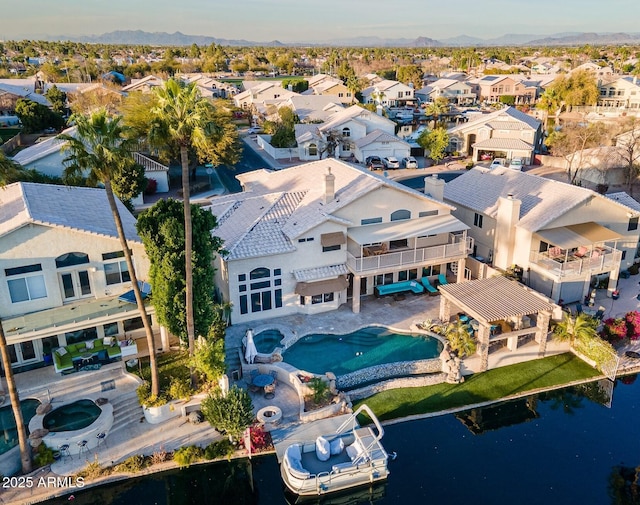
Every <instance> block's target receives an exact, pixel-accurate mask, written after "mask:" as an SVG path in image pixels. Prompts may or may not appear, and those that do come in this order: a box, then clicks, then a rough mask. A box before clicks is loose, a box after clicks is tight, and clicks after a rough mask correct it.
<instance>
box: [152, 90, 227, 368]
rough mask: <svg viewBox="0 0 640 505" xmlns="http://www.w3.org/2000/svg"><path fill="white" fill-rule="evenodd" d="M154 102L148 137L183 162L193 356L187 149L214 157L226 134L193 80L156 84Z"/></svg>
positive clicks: (188, 313) (192, 330)
mask: <svg viewBox="0 0 640 505" xmlns="http://www.w3.org/2000/svg"><path fill="white" fill-rule="evenodd" d="M154 91H155V98H156V102H155V105H154V106H153V108H152V109H151V113H152V123H151V126H150V130H149V140H150V144H151V145H152V146H164V147H165V149H167V148H169V149H171V148H172V147H173V148H175V149H177V150H178V151H179V152H180V164H181V166H182V194H183V204H184V232H185V238H184V246H185V297H186V300H185V311H186V319H187V321H186V326H187V339H188V342H189V354H190V355H191V356H193V353H194V350H195V349H194V344H195V322H194V313H193V258H192V254H193V253H192V244H193V231H192V225H191V202H190V188H189V150H190V149H195V151H196V153H197V154H198V157H199V158H200V159H207V158H208V159H209V160H214V161H215V160H217V159H218V158H219V156H220V152H219V151H218V147H217V146H216V143H217V141H220V140H221V139H223V138H224V137H225V132H222V134H221V132H220V131H219V130H220V129H221V128H220V125H219V122H217V121H216V118H215V115H216V111H215V109H214V107H213V105H212V104H211V103H210V102H208V101H207V100H205V99H203V98H202V97H201V96H200V93H199V91H198V88H197V87H196V86H195V85H194V84H188V85H185V86H182V85H181V84H180V83H178V81H175V80H173V79H170V80H169V81H167V82H166V83H165V85H164V86H162V87H157V88H155V90H154ZM222 129H224V127H222Z"/></svg>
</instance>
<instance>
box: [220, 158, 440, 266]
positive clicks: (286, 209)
mask: <svg viewBox="0 0 640 505" xmlns="http://www.w3.org/2000/svg"><path fill="white" fill-rule="evenodd" d="M328 168H331V173H332V174H333V175H334V176H335V188H336V192H335V198H334V199H333V200H332V201H330V202H329V203H328V204H325V203H324V178H325V175H326V173H327V170H328ZM238 179H240V181H241V183H242V184H243V186H244V187H245V192H243V193H236V194H233V195H228V196H224V197H217V198H215V199H213V200H211V205H210V206H209V207H208V209H209V210H210V211H211V212H212V213H213V214H215V215H216V216H218V228H216V229H215V231H214V233H215V234H216V235H217V236H218V237H220V238H222V239H223V240H224V248H225V249H226V250H227V251H229V255H228V257H227V259H241V258H249V257H259V256H265V255H271V254H281V253H287V252H291V251H294V250H295V246H294V241H295V240H296V239H297V238H298V237H300V236H301V235H303V234H304V233H306V232H308V231H309V230H311V229H312V228H314V227H316V226H318V225H320V224H322V223H324V222H327V221H331V222H334V223H339V224H341V225H343V226H345V227H347V226H350V225H352V224H353V223H351V222H350V221H349V220H347V219H344V218H340V217H338V216H337V215H335V213H336V212H337V211H339V210H340V209H342V208H343V207H345V206H346V205H348V204H349V203H351V202H353V201H354V200H357V199H358V198H360V197H362V196H364V195H365V194H367V193H369V192H370V191H374V190H376V189H378V188H381V187H385V186H387V187H393V188H395V189H396V190H398V191H402V192H404V193H406V194H407V195H411V196H412V197H414V198H422V199H424V198H429V197H426V196H425V195H422V194H421V193H419V192H417V191H414V190H412V189H409V188H407V187H405V186H403V185H401V184H399V183H397V182H394V181H391V180H389V179H387V178H385V177H382V176H381V175H378V174H374V173H372V172H369V171H368V170H364V169H362V168H360V167H356V166H353V165H350V164H348V163H345V162H343V161H340V160H336V159H333V158H330V159H324V160H320V161H314V162H311V163H305V164H303V165H296V166H293V167H290V168H286V169H284V170H278V171H276V172H270V171H267V170H260V171H253V172H249V173H246V174H241V175H238ZM438 203H439V205H444V206H447V207H450V206H449V205H447V204H443V203H442V202H438ZM450 208H452V207H450Z"/></svg>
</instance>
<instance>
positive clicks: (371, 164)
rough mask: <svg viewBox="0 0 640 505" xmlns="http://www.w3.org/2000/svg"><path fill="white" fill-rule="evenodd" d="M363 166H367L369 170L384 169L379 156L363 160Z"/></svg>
mask: <svg viewBox="0 0 640 505" xmlns="http://www.w3.org/2000/svg"><path fill="white" fill-rule="evenodd" d="M365 165H367V168H368V169H369V170H378V169H379V170H382V169H383V168H384V163H383V162H382V159H380V156H369V157H368V158H367V159H366V160H365Z"/></svg>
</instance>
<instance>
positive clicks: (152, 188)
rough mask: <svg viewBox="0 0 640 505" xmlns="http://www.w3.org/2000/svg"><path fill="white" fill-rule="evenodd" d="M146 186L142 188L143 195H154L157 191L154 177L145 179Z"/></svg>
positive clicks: (156, 182)
mask: <svg viewBox="0 0 640 505" xmlns="http://www.w3.org/2000/svg"><path fill="white" fill-rule="evenodd" d="M146 181H147V187H146V188H145V190H144V194H145V195H155V194H156V191H158V181H156V180H155V179H146Z"/></svg>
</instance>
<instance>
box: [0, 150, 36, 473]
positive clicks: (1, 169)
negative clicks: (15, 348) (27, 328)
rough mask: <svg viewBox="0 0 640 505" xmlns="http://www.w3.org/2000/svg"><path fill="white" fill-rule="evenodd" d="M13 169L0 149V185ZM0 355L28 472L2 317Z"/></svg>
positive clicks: (23, 430) (27, 453) (27, 451)
mask: <svg viewBox="0 0 640 505" xmlns="http://www.w3.org/2000/svg"><path fill="white" fill-rule="evenodd" d="M12 170H15V165H14V163H13V162H12V161H11V160H9V159H8V158H7V157H6V156H5V155H4V153H3V152H2V151H0V187H3V186H4V185H5V182H6V181H7V178H6V173H7V172H10V171H12ZM0 356H1V357H2V367H3V368H4V376H5V379H6V381H7V389H8V390H9V391H8V392H9V399H10V400H11V409H12V410H13V417H14V418H15V421H16V431H17V432H18V445H19V446H20V460H21V461H22V473H29V472H31V469H32V464H31V447H30V446H29V442H28V440H27V430H26V428H25V425H24V419H23V417H22V410H21V409H20V396H19V395H18V388H17V387H16V381H15V380H14V378H13V369H12V368H11V358H10V357H9V349H8V347H7V339H6V337H5V335H4V328H3V327H2V319H1V318H0Z"/></svg>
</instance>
